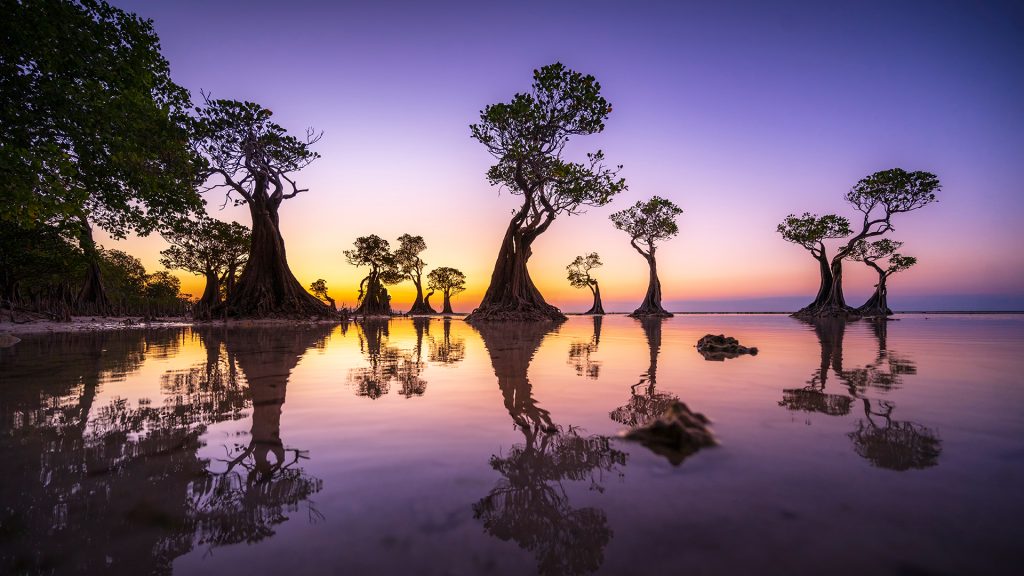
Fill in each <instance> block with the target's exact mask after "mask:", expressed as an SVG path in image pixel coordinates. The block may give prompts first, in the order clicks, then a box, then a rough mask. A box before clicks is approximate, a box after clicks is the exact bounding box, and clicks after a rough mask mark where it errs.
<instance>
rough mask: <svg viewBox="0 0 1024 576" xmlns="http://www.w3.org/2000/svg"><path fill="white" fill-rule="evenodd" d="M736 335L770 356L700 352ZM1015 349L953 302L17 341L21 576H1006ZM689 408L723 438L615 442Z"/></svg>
mask: <svg viewBox="0 0 1024 576" xmlns="http://www.w3.org/2000/svg"><path fill="white" fill-rule="evenodd" d="M723 332H724V333H725V334H728V335H731V336H734V337H737V338H738V339H739V340H740V342H742V343H743V344H746V345H752V346H757V347H758V348H759V349H760V354H758V355H757V356H755V357H751V356H743V357H739V358H735V359H727V360H724V361H712V360H705V359H704V358H703V357H702V356H701V355H700V354H699V353H698V352H697V351H696V349H695V348H694V345H695V343H696V341H697V339H698V338H700V337H701V336H703V335H704V334H707V333H714V334H718V333H723ZM1022 344H1024V317H1021V316H945V315H942V316H920V315H913V316H905V317H901V318H900V320H899V321H896V322H890V323H888V324H881V325H879V324H874V323H869V322H866V321H861V322H853V323H849V324H835V323H832V324H819V325H810V324H805V323H801V322H799V321H796V320H794V319H791V318H788V317H784V316H714V315H708V316H679V317H676V318H672V319H669V320H665V321H661V320H652V321H644V322H640V321H637V320H633V319H630V318H626V317H622V316H609V317H605V318H603V319H601V318H590V317H574V318H571V319H570V320H569V321H568V322H566V323H565V324H563V325H561V326H559V327H557V328H554V329H552V328H550V327H548V328H543V327H537V326H531V325H528V324H518V325H516V324H513V325H490V326H484V327H480V328H474V327H470V326H468V325H466V324H465V323H464V322H462V321H461V320H460V319H441V318H433V319H397V320H392V321H391V322H368V323H362V324H355V323H354V324H350V325H347V326H306V327H282V326H265V327H253V328H232V329H225V328H222V327H217V326H214V327H198V328H181V329H163V330H149V331H142V330H140V331H109V332H95V333H87V334H53V335H39V336H31V337H25V338H24V340H23V341H22V342H21V343H19V344H17V345H16V346H14V347H12V348H8V349H3V350H0V453H2V454H3V457H4V458H3V460H4V462H5V466H4V470H3V471H2V472H0V573H4V574H17V573H22V572H25V573H37V572H43V573H57V574H76V573H100V572H103V573H113V574H144V573H152V572H156V573H169V572H173V573H175V574H231V573H238V572H244V573H253V574H256V573H260V574H263V573H267V574H285V573H287V574H305V573H309V574H317V573H323V574H335V573H352V574H391V573H393V574H399V573H401V574H477V573H483V572H486V573H491V574H528V573H540V574H545V575H555V574H589V573H608V574H636V573H653V572H656V571H659V572H662V573H680V572H683V571H687V572H692V573H734V574H739V573H750V572H752V571H755V570H756V571H757V572H758V573H761V574H774V573H779V574H793V573H807V574H810V573H820V572H823V571H828V572H830V573H841V574H846V573H849V574H864V573H871V574H886V573H889V574H986V573H992V574H996V573H1011V572H1013V569H1014V567H1015V566H1016V565H1017V564H1018V562H1019V559H1020V556H1019V554H1020V551H1019V546H1018V545H1019V542H1020V541H1022V540H1024V528H1021V523H1020V518H1021V517H1024V496H1022V495H1021V491H1020V487H1021V486H1022V485H1024V389H1022V388H1021V372H1022V368H1024V360H1022V359H1021V354H1020V350H1021V346H1022ZM675 399H681V400H683V401H685V402H686V403H687V404H688V405H689V406H690V407H691V408H692V409H694V410H696V411H699V412H702V413H704V414H706V415H707V416H708V417H710V418H711V420H712V425H713V429H714V431H715V434H716V436H717V437H718V439H719V440H720V442H721V444H720V445H719V446H717V447H713V448H708V449H705V450H701V451H699V452H697V453H696V454H693V455H690V456H689V457H687V458H685V459H684V460H683V461H682V462H681V463H678V465H676V464H675V463H674V462H671V461H670V460H669V459H667V458H666V457H664V456H661V455H658V454H655V453H652V452H651V451H649V450H647V449H646V448H644V447H643V446H640V445H637V444H633V443H628V442H625V441H623V440H620V439H618V438H617V437H616V434H617V433H618V432H620V431H622V430H625V429H626V428H628V427H629V426H633V425H635V424H637V423H642V422H645V421H647V420H649V419H650V418H651V417H652V416H655V415H657V414H660V413H661V412H662V411H663V410H664V407H665V406H666V405H667V404H669V403H671V402H672V401H673V400H675ZM676 460H678V459H676Z"/></svg>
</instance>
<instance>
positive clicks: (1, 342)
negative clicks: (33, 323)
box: [0, 332, 21, 348]
mask: <svg viewBox="0 0 1024 576" xmlns="http://www.w3.org/2000/svg"><path fill="white" fill-rule="evenodd" d="M18 342H21V338H17V337H15V336H12V335H10V334H8V333H6V332H0V348H10V347H11V346H14V345H15V344H17V343H18Z"/></svg>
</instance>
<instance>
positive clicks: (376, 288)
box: [345, 234, 403, 316]
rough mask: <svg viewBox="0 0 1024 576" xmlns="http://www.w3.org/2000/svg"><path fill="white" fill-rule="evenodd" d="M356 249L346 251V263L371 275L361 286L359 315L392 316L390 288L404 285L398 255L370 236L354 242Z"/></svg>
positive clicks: (385, 242)
mask: <svg viewBox="0 0 1024 576" xmlns="http://www.w3.org/2000/svg"><path fill="white" fill-rule="evenodd" d="M354 244H355V248H354V249H352V250H345V260H347V261H348V263H349V264H351V265H353V266H366V267H369V268H370V272H369V273H368V274H367V275H366V276H364V277H363V279H362V280H361V281H360V282H359V306H358V307H357V308H356V310H355V313H356V314H362V315H364V316H374V315H384V316H387V315H389V314H391V296H390V295H388V289H387V288H386V286H387V285H388V284H397V283H399V282H401V281H402V279H403V277H402V272H401V270H399V268H398V264H397V262H396V260H395V255H394V254H393V253H392V252H391V245H390V244H389V243H388V241H387V240H385V239H383V238H381V237H380V236H377V235H376V234H370V235H369V236H360V237H359V238H356V241H355V242H354Z"/></svg>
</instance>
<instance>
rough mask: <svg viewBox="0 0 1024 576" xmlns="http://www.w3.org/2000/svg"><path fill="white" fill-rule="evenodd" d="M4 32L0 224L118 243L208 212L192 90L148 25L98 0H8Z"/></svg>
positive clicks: (3, 6) (2, 9)
mask: <svg viewBox="0 0 1024 576" xmlns="http://www.w3.org/2000/svg"><path fill="white" fill-rule="evenodd" d="M0 37H2V38H3V41H2V42H0V102H2V104H0V125H2V126H3V127H4V128H3V132H4V137H3V139H2V140H0V171H2V172H3V174H4V179H3V184H0V186H3V189H2V195H3V198H4V201H3V202H2V203H0V221H2V222H7V223H12V222H13V223H19V224H20V225H34V224H36V223H42V222H48V223H54V224H61V225H74V226H75V227H76V228H79V229H80V228H81V227H82V226H83V224H84V222H86V221H88V222H91V223H93V224H96V225H99V226H100V227H101V228H103V229H104V230H106V231H107V232H108V233H109V234H110V235H111V236H113V237H115V238H123V237H124V236H125V235H126V234H127V233H128V232H132V231H134V232H136V233H139V234H143V235H145V234H148V233H149V232H152V231H153V230H154V229H157V228H158V227H162V226H163V225H165V224H166V223H167V222H168V221H170V220H173V219H176V218H178V217H180V216H181V215H182V214H184V213H188V212H194V211H197V210H199V209H200V208H201V207H202V204H203V202H202V199H201V198H200V197H199V195H198V194H197V193H196V191H195V184H196V182H197V180H196V177H197V162H196V158H195V156H194V155H193V154H192V152H191V150H190V148H189V145H188V132H187V130H186V118H187V117H186V111H187V110H188V108H189V106H190V101H189V94H188V91H186V90H185V89H183V88H181V87H180V86H177V85H176V84H174V82H172V81H171V78H170V68H169V66H168V63H167V61H166V60H165V59H164V58H163V56H162V55H161V54H160V44H159V39H158V38H157V36H156V33H155V32H154V30H153V24H152V22H151V21H149V20H143V19H141V18H139V17H137V16H135V15H134V14H130V13H127V12H124V11H122V10H119V9H117V8H114V7H112V6H110V5H108V4H107V3H106V2H102V1H92V0H82V1H80V2H75V1H69V2H60V1H55V0H40V1H32V2H14V1H4V2H2V3H0Z"/></svg>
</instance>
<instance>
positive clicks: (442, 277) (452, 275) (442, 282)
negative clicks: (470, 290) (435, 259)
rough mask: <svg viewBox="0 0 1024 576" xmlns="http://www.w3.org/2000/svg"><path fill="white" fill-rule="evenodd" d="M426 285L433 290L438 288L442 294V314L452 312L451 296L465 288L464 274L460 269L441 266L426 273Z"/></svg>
mask: <svg viewBox="0 0 1024 576" xmlns="http://www.w3.org/2000/svg"><path fill="white" fill-rule="evenodd" d="M427 287H428V288H430V290H431V291H433V290H440V291H441V293H442V294H443V295H444V307H443V308H442V310H441V313H442V314H454V312H452V296H455V295H456V294H459V293H460V292H464V291H465V290H466V275H465V274H463V273H462V271H461V270H458V269H456V268H450V267H448V266H442V267H440V268H435V269H433V270H431V271H430V274H427Z"/></svg>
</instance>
